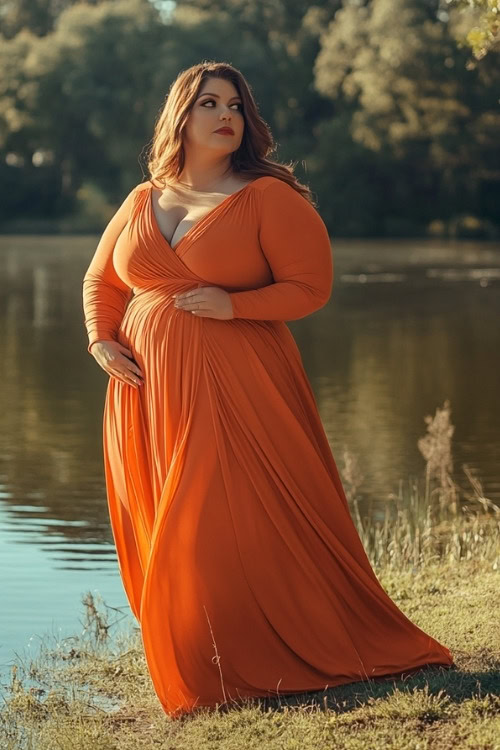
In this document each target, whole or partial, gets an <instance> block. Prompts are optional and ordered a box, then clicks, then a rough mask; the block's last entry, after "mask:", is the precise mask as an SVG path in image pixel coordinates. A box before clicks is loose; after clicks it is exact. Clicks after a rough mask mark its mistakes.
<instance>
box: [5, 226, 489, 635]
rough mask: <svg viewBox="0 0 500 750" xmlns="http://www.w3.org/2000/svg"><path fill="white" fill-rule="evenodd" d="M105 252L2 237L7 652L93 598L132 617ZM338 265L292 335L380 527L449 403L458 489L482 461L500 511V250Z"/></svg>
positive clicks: (410, 244) (412, 245)
mask: <svg viewBox="0 0 500 750" xmlns="http://www.w3.org/2000/svg"><path fill="white" fill-rule="evenodd" d="M96 242H97V239H96V238H95V237H46V236H44V237H8V236H3V237H0V336H1V341H2V357H1V359H0V368H1V378H2V389H1V393H0V408H1V413H2V431H1V435H0V482H1V483H2V484H1V487H0V540H1V541H2V547H1V549H2V554H1V558H2V559H1V560H0V562H1V563H2V570H4V571H6V573H7V572H8V571H9V570H10V571H11V574H12V581H11V582H10V583H8V584H6V585H5V586H4V589H6V590H4V601H6V602H7V604H8V607H7V612H8V615H4V617H7V619H8V623H7V624H6V625H5V627H3V626H2V638H1V642H2V644H5V643H7V644H8V643H10V642H11V641H10V640H9V638H10V636H8V633H11V636H12V639H14V641H15V639H16V638H18V637H21V636H20V633H24V635H26V633H27V632H28V630H26V631H23V630H22V627H21V630H19V628H16V626H15V621H16V618H17V619H19V620H23V617H26V618H31V620H30V622H31V627H32V629H33V632H39V631H38V628H39V626H41V625H42V624H43V623H44V622H45V621H46V618H47V616H48V615H49V613H50V612H51V611H52V612H53V614H54V617H55V619H56V620H57V621H58V622H59V621H65V618H66V617H69V615H68V612H69V610H68V606H69V605H68V604H67V603H68V602H69V601H71V606H72V607H73V606H74V607H76V608H78V604H79V597H80V593H81V591H82V590H86V589H87V588H89V587H91V586H98V587H99V588H100V589H101V590H102V588H103V587H104V588H105V589H106V591H108V592H109V595H110V597H111V602H110V603H111V604H113V605H116V606H121V605H122V604H123V603H124V594H123V590H122V586H121V581H120V579H119V576H118V568H117V561H116V554H115V550H114V546H113V543H112V535H111V530H110V526H109V520H108V513H107V504H106V497H105V490H104V476H103V466H102V433H101V425H102V409H103V402H104V394H105V387H106V381H107V376H106V375H105V374H104V373H103V372H102V371H101V370H100V369H99V368H98V366H97V365H96V364H95V362H94V360H93V359H92V358H91V357H90V356H89V355H88V353H87V351H86V346H87V339H86V336H85V332H84V330H83V314H82V309H81V283H82V278H83V274H84V271H85V269H86V267H87V265H88V262H89V260H90V257H91V255H92V253H93V251H94V249H95V246H96ZM334 258H335V282H334V290H333V295H332V299H331V302H330V303H329V304H328V305H327V306H326V307H325V308H323V309H322V310H320V311H319V312H318V313H316V314H315V315H313V316H311V317H309V318H305V319H303V320H300V321H293V322H291V323H290V324H289V325H290V328H291V329H292V331H293V333H294V335H295V337H296V339H297V342H298V344H299V347H300V350H301V352H302V356H303V360H304V365H305V367H306V370H307V372H308V375H309V377H310V379H311V383H312V386H313V389H314V392H315V394H316V397H317V401H318V405H319V408H320V412H321V416H322V419H323V423H324V426H325V430H326V433H327V435H328V438H329V440H330V443H331V446H332V449H333V452H334V455H335V458H336V460H337V463H338V465H339V468H340V470H342V455H343V451H344V448H347V449H349V450H350V451H351V452H353V453H354V454H355V455H356V456H357V458H358V462H359V465H360V467H361V469H362V473H363V475H364V483H363V485H362V487H361V490H360V493H361V500H362V504H363V503H364V504H365V508H368V507H370V509H371V510H370V512H371V513H372V514H373V515H375V514H379V513H380V512H381V508H383V506H384V504H385V503H387V501H388V497H389V496H390V494H391V493H392V492H396V491H397V486H398V482H399V480H400V478H402V477H404V478H406V477H408V476H409V475H411V474H412V475H419V474H421V472H422V471H423V466H424V464H423V459H422V457H421V455H420V453H419V451H418V448H417V439H418V438H419V437H421V436H422V435H423V434H424V432H425V423H424V416H425V415H426V414H433V413H434V411H435V408H436V406H440V405H442V404H443V402H444V400H445V399H446V398H449V399H450V402H451V409H452V421H453V423H454V425H455V428H456V429H455V434H454V442H453V457H454V460H455V469H456V471H455V475H456V476H455V478H456V479H457V481H459V483H461V484H462V485H463V486H467V482H466V481H465V479H464V476H463V474H462V472H461V465H462V463H464V462H466V463H467V464H468V465H469V467H470V468H471V470H472V471H473V472H474V473H475V474H477V476H478V477H479V478H480V479H481V481H482V482H483V487H484V490H485V493H486V495H487V496H488V497H489V498H490V499H492V500H493V501H496V502H497V503H500V470H499V460H498V458H499V444H500V429H499V410H498V376H497V372H498V365H499V362H498V359H499V357H500V347H499V346H498V343H499V341H498V333H497V330H498V327H497V325H496V321H497V320H498V319H499V313H500V295H499V288H500V283H499V282H500V267H499V263H498V259H499V258H500V249H499V248H498V246H496V245H495V244H494V243H477V242H448V243H444V242H441V241H440V242H436V241H428V240H427V241H420V240H418V241H417V240H405V241H401V242H399V241H395V240H388V241H386V240H384V241H377V242H372V241H352V240H350V241H345V242H343V241H336V242H334ZM9 580H10V579H9ZM54 586H55V587H56V594H57V595H56V594H50V593H49V589H51V588H52V589H53V588H54ZM61 594H63V596H62V599H61ZM21 599H22V601H21ZM50 607H52V608H53V609H52V610H51V609H50ZM74 616H75V614H74V611H73V615H72V617H74ZM44 618H45V619H44ZM13 623H14V625H13Z"/></svg>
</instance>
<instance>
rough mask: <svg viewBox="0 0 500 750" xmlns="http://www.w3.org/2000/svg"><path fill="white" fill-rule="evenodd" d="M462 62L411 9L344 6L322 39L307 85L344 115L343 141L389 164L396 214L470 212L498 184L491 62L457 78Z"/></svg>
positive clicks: (497, 117)
mask: <svg viewBox="0 0 500 750" xmlns="http://www.w3.org/2000/svg"><path fill="white" fill-rule="evenodd" d="M465 55H466V52H465V51H462V50H458V49H457V47H456V45H455V40H454V38H453V37H452V36H451V34H450V30H449V28H448V25H447V24H446V23H444V22H442V21H440V20H439V18H438V17H436V14H435V13H430V11H429V6H428V5H427V4H426V3H421V2H420V0H372V2H371V3H370V4H369V5H366V6H360V5H359V3H357V2H351V1H349V0H347V2H345V3H344V7H343V9H342V10H340V11H339V12H338V13H337V14H336V15H335V17H334V19H333V20H332V21H331V22H330V25H329V26H328V28H327V30H326V32H325V34H324V36H323V37H322V49H321V51H320V53H319V55H318V57H317V59H316V63H315V74H316V86H317V88H318V90H319V91H320V93H322V94H323V95H324V96H328V97H331V98H332V100H334V101H335V102H336V105H337V107H338V108H342V109H343V110H344V111H347V112H350V114H351V117H350V124H349V130H350V135H351V137H352V140H353V141H354V142H356V143H358V144H361V145H362V146H363V147H364V148H365V149H367V150H369V151H372V152H375V153H378V154H380V156H381V160H380V163H382V161H384V162H385V161H387V160H389V161H390V162H392V164H393V169H394V172H393V178H394V179H393V181H392V185H393V189H392V191H391V192H390V193H389V194H388V195H387V196H386V197H387V200H388V205H390V206H392V207H393V209H394V210H395V212H396V213H397V214H398V215H404V214H405V213H407V214H408V212H410V213H411V214H412V215H413V216H418V219H419V220H420V221H422V222H425V221H428V220H431V219H432V218H434V216H435V213H434V212H435V211H436V209H437V206H439V208H438V209H437V210H440V211H442V212H443V213H444V215H445V216H446V215H447V216H449V215H450V214H451V213H453V212H455V211H460V210H465V209H466V208H468V210H474V209H476V210H478V211H480V210H481V206H480V195H481V190H482V185H483V183H485V184H490V183H491V184H495V185H498V170H497V169H496V168H495V167H494V162H495V157H496V158H497V159H498V153H499V146H498V139H497V138H496V137H495V132H498V127H499V125H500V113H499V112H498V108H497V100H498V90H499V83H500V70H499V69H498V67H497V66H496V65H495V63H496V60H495V59H494V57H493V56H492V57H491V58H490V59H489V60H485V61H484V62H483V64H482V65H481V66H479V67H477V68H476V69H474V70H467V69H466V68H465ZM376 177H379V175H378V174H377V175H376ZM497 189H498V188H497Z"/></svg>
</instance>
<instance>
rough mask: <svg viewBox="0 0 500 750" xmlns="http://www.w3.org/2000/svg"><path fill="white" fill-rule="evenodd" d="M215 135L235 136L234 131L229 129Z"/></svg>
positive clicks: (219, 131)
mask: <svg viewBox="0 0 500 750" xmlns="http://www.w3.org/2000/svg"><path fill="white" fill-rule="evenodd" d="M214 132H215V133H218V134H219V135H234V131H233V130H230V129H229V128H223V129H222V130H215V131H214Z"/></svg>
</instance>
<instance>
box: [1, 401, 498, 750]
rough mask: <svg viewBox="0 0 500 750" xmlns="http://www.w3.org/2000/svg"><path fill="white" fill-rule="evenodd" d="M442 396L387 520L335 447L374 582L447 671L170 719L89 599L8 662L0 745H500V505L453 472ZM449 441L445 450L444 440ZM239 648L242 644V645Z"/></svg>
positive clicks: (123, 641)
mask: <svg viewBox="0 0 500 750" xmlns="http://www.w3.org/2000/svg"><path fill="white" fill-rule="evenodd" d="M452 434H453V429H452V427H451V424H450V410H449V404H448V403H447V402H445V406H444V408H443V409H442V410H440V409H438V410H437V412H436V415H435V417H434V418H430V417H429V418H427V435H426V437H425V438H422V441H419V447H420V448H421V450H422V455H423V456H424V458H425V460H426V462H427V464H426V472H425V476H424V477H423V479H422V483H419V482H418V481H416V480H411V481H410V482H408V483H407V484H406V485H403V484H401V485H400V488H399V492H398V494H397V495H395V496H394V497H393V498H392V499H391V504H390V506H388V510H387V514H386V518H385V520H384V521H383V522H377V523H371V524H369V523H368V522H367V519H366V518H362V517H361V514H360V512H359V506H358V502H357V499H356V491H357V490H358V489H359V487H360V486H361V482H362V478H361V475H360V473H359V471H357V469H356V461H355V458H354V457H353V456H352V455H351V454H349V453H348V452H345V453H344V470H343V472H342V479H343V482H344V485H345V487H346V491H347V493H348V497H349V501H350V503H351V507H352V513H353V518H354V520H355V523H356V525H357V528H358V531H359V533H360V536H361V538H362V539H363V543H364V545H365V549H366V550H367V552H368V554H369V557H370V560H371V562H372V565H373V566H374V568H375V570H376V572H377V575H378V577H379V580H380V582H381V583H382V585H383V586H384V588H385V589H386V591H387V592H388V593H389V595H390V596H391V598H392V599H393V600H394V601H395V602H396V604H397V605H398V606H399V607H400V609H402V611H403V612H405V614H407V615H408V616H409V617H410V618H411V619H412V620H413V622H415V623H416V624H417V625H419V626H420V627H421V628H423V629H424V630H425V631H426V632H429V633H431V634H432V635H433V636H434V637H436V638H437V639H438V640H439V641H441V642H442V643H444V644H446V645H447V646H448V647H449V648H450V649H451V651H452V653H453V655H454V658H455V662H456V669H451V670H448V669H444V668H441V667H430V668H427V669H422V670H419V671H418V672H415V673H412V674H411V675H406V677H405V678H403V679H377V680H369V681H365V682H358V683H351V684H350V685H343V686H339V687H335V688H331V689H329V690H327V691H321V692H317V693H309V694H297V695H295V696H286V697H284V696H279V695H278V696H277V697H275V698H273V699H266V700H263V699H260V700H259V699H255V700H253V701H252V700H246V701H244V702H243V703H241V704H239V705H234V706H229V707H227V706H226V707H217V708H216V709H212V710H209V709H204V708H200V709H199V710H198V711H197V712H196V713H195V714H193V715H191V716H187V717H182V718H179V719H171V718H170V717H168V716H166V715H165V713H164V712H163V709H162V708H161V706H160V704H159V702H158V700H157V698H156V695H155V693H154V691H153V688H152V684H151V681H150V678H149V674H148V670H147V666H146V663H145V660H144V654H143V649H142V644H141V639H140V633H139V631H138V629H137V628H135V627H131V628H130V629H129V630H128V631H126V632H117V633H115V634H114V626H115V624H116V623H115V622H113V621H111V622H110V619H109V618H110V617H115V618H116V619H119V617H120V616H121V614H120V613H119V612H117V611H116V610H113V609H112V608H110V607H107V606H106V605H105V604H104V603H103V602H99V601H98V600H96V599H95V598H94V597H93V596H92V594H90V593H89V594H87V595H86V596H85V598H84V600H83V605H84V615H85V621H84V627H83V630H82V632H81V633H80V634H78V635H75V636H74V637H71V638H66V639H63V640H61V641H59V642H55V643H50V641H49V640H48V639H45V640H42V643H41V646H40V650H39V653H38V654H37V656H36V657H35V658H34V659H33V658H31V657H30V658H29V659H26V660H25V659H23V658H22V657H19V656H18V657H17V659H16V663H15V664H14V666H13V667H12V671H11V676H10V684H9V685H8V686H7V687H6V690H5V694H4V698H3V700H4V703H3V706H2V709H1V711H0V747H2V750H25V749H26V750H87V749H88V750H140V749H142V748H144V749H148V750H149V748H151V749H152V748H159V749H161V750H212V748H213V749H214V750H215V748H216V749H217V750H243V748H244V749H245V750H254V749H255V750H257V748H258V749H259V750H260V749H261V748H262V749H263V748H265V749H266V750H278V749H279V750H327V749H328V750H330V748H339V749H341V748H345V749H346V750H351V749H352V750H354V749H357V748H368V749H370V750H371V749H372V748H373V749H378V748H380V749H382V748H383V749H384V750H385V749H386V748H387V749H390V748H401V749H404V750H411V749H414V750H425V749H426V748H436V749H441V748H443V749H444V748H481V749H482V750H490V749H491V750H494V749H498V748H500V742H499V739H498V738H499V737H500V697H499V688H500V639H499V638H498V567H499V566H498V563H499V544H498V540H499V536H500V535H499V530H500V521H499V513H498V508H497V506H495V504H494V503H492V502H491V501H490V500H488V499H487V498H485V497H484V494H483V492H482V489H481V486H480V483H479V482H478V480H477V478H475V477H473V476H472V475H471V473H470V471H469V470H468V468H467V467H464V471H465V474H466V476H467V478H468V480H469V482H470V485H471V487H472V493H470V492H469V493H468V492H467V490H465V489H464V488H462V487H460V486H459V485H457V484H456V483H455V482H454V481H453V480H452V479H451V471H452V463H451V450H450V441H451V436H452ZM446 442H448V446H446ZM242 647H243V648H244V644H242Z"/></svg>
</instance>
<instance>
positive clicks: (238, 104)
mask: <svg viewBox="0 0 500 750" xmlns="http://www.w3.org/2000/svg"><path fill="white" fill-rule="evenodd" d="M209 102H210V103H212V104H217V102H216V101H215V99H205V101H204V102H203V104H202V105H201V106H202V107H204V106H205V104H208V103H209ZM234 104H235V105H236V106H237V107H238V108H239V109H240V110H241V109H242V104H241V102H235V103H234ZM232 106H233V105H232V104H231V107H232ZM210 109H212V107H210Z"/></svg>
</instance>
